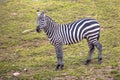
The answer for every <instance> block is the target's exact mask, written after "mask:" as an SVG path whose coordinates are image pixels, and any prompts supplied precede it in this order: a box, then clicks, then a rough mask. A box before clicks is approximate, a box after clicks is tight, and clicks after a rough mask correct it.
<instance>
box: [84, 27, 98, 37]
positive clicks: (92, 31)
mask: <svg viewBox="0 0 120 80" xmlns="http://www.w3.org/2000/svg"><path fill="white" fill-rule="evenodd" d="M97 30H100V28H96V29H94V30H90V31H87V32H86V33H84V34H83V37H85V35H86V34H88V33H91V32H94V31H97Z"/></svg>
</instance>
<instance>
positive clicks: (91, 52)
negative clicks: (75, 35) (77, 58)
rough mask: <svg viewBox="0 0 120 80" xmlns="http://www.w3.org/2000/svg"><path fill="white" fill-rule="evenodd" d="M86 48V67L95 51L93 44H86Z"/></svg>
mask: <svg viewBox="0 0 120 80" xmlns="http://www.w3.org/2000/svg"><path fill="white" fill-rule="evenodd" d="M88 46H89V49H90V50H89V53H88V59H87V60H86V62H85V65H88V64H89V63H90V62H91V58H92V54H93V52H94V50H95V47H94V44H92V43H89V42H88Z"/></svg>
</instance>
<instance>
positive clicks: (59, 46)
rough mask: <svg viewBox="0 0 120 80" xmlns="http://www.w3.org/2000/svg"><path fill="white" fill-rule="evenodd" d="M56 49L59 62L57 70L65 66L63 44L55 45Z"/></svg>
mask: <svg viewBox="0 0 120 80" xmlns="http://www.w3.org/2000/svg"><path fill="white" fill-rule="evenodd" d="M55 50H56V56H57V63H58V64H57V66H56V70H62V69H63V66H64V64H63V52H62V46H61V45H57V46H55Z"/></svg>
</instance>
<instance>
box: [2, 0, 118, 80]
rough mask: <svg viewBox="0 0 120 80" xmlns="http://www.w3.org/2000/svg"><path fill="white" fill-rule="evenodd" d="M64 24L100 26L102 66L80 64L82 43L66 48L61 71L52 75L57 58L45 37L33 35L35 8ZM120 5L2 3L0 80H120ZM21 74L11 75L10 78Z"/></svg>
mask: <svg viewBox="0 0 120 80" xmlns="http://www.w3.org/2000/svg"><path fill="white" fill-rule="evenodd" d="M37 8H39V9H40V10H41V11H45V13H46V15H48V16H50V17H51V18H52V19H53V20H55V21H56V22H58V23H61V24H65V23H70V22H72V21H75V20H77V19H80V18H85V17H91V18H95V19H97V20H98V21H99V23H100V25H101V38H100V42H101V43H102V45H103V63H102V64H101V65H98V64H97V51H95V54H94V55H93V60H92V63H91V64H90V65H88V66H86V65H84V61H85V60H86V58H87V55H88V46H87V43H86V40H83V41H81V42H80V43H77V44H73V45H70V46H68V45H65V46H64V47H63V51H64V61H65V67H64V70H62V71H55V66H56V54H55V51H54V47H53V46H52V45H51V44H50V43H49V41H48V39H47V37H46V35H45V33H44V32H43V31H42V32H41V33H40V34H38V33H36V32H35V31H31V32H28V33H24V31H26V30H31V29H32V30H34V29H35V28H36V24H35V23H36V22H35V21H36V17H37V14H36V9H37ZM119 27H120V0H0V80H13V79H17V80H119V79H120V28H119ZM15 72H18V73H20V74H19V75H18V76H14V75H13V73H15Z"/></svg>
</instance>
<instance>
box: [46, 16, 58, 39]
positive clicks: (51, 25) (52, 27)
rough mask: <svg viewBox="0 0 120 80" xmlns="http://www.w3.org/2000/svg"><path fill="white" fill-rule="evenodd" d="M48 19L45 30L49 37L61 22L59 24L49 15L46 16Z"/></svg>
mask: <svg viewBox="0 0 120 80" xmlns="http://www.w3.org/2000/svg"><path fill="white" fill-rule="evenodd" d="M46 21H47V26H46V27H45V28H44V31H45V33H46V34H47V35H48V38H50V37H51V35H52V33H53V32H54V30H55V29H57V28H58V27H59V24H57V23H56V22H55V21H53V20H52V19H51V18H50V17H48V16H46Z"/></svg>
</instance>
